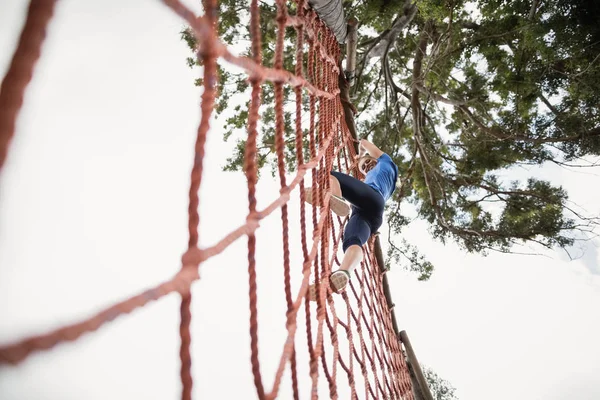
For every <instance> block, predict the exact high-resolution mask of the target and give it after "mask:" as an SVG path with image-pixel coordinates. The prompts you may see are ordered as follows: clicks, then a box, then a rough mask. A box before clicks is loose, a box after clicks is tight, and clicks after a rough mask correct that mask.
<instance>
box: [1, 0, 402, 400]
mask: <svg viewBox="0 0 600 400" xmlns="http://www.w3.org/2000/svg"><path fill="white" fill-rule="evenodd" d="M163 2H164V3H165V4H166V5H167V6H168V7H169V8H171V9H172V10H173V11H174V12H175V13H176V14H178V15H179V16H180V17H182V18H183V19H184V21H185V22H186V23H187V24H189V26H190V27H191V28H192V29H193V30H194V32H195V34H196V37H198V38H202V40H199V43H198V46H199V47H198V49H197V50H198V57H200V59H201V61H202V65H203V84H204V91H203V94H202V105H201V111H202V116H201V122H200V125H199V127H198V131H197V140H196V145H195V158H194V163H193V168H192V173H191V184H190V190H189V210H188V213H189V223H188V227H189V241H188V251H187V252H186V253H185V254H184V255H183V257H182V263H181V264H182V267H181V269H180V270H179V272H178V273H177V274H176V275H175V276H173V277H172V279H170V280H168V281H166V282H164V283H162V284H160V285H158V286H156V287H154V288H151V289H149V290H146V291H144V292H142V293H140V294H138V295H136V296H133V297H131V298H129V299H126V300H124V301H122V302H120V303H117V304H115V305H113V306H111V307H108V308H106V309H105V310H103V311H100V312H99V313H97V314H96V315H94V316H92V317H91V318H89V319H86V320H83V321H81V322H79V323H75V324H72V325H68V326H65V327H63V328H60V329H57V330H55V331H52V332H48V333H46V334H42V335H39V336H36V337H31V338H26V339H24V340H21V341H19V342H16V343H13V344H9V345H4V346H1V347H0V363H2V364H17V363H19V362H21V361H23V360H24V359H25V358H26V357H28V356H29V355H30V354H31V353H33V352H38V351H42V350H47V349H50V348H52V347H53V346H55V345H57V344H59V343H61V342H66V341H74V340H76V339H77V338H79V337H80V336H81V335H83V334H85V333H87V332H92V331H95V330H97V329H99V328H100V327H101V326H102V325H104V324H106V323H108V322H110V321H112V320H114V319H115V318H117V317H119V316H121V315H123V314H126V313H130V312H132V311H133V310H135V309H137V308H139V307H143V306H144V305H146V304H148V303H149V302H151V301H153V300H157V299H159V298H162V297H164V296H166V295H167V294H169V293H173V292H178V293H180V295H181V297H182V301H181V307H180V314H181V322H180V335H181V347H180V357H181V371H180V373H181V382H182V387H183V392H182V398H183V399H184V400H187V399H191V397H192V374H191V363H192V358H191V354H190V344H191V336H190V322H191V318H192V314H191V311H190V305H191V302H192V295H191V292H190V286H191V285H192V283H193V282H194V281H196V280H197V279H199V267H200V265H201V264H202V263H203V262H205V261H206V260H207V259H209V258H211V257H215V256H217V255H218V254H219V253H222V252H223V251H225V250H226V249H227V248H228V246H229V245H231V244H232V243H233V242H234V241H236V240H238V239H240V238H242V237H244V236H245V237H246V239H247V248H248V278H249V308H250V324H249V325H250V339H251V360H250V361H251V370H252V374H253V377H254V384H255V386H256V393H257V397H258V398H259V399H275V398H277V397H278V394H281V393H283V389H282V382H283V381H284V380H283V377H284V374H288V373H289V376H291V388H289V389H288V388H286V389H285V390H290V392H291V393H293V397H294V399H298V398H300V394H301V392H302V391H303V390H305V389H306V388H301V387H299V386H300V384H299V374H300V373H303V372H304V373H308V374H309V375H310V379H309V380H308V381H307V382H310V397H311V398H312V399H316V398H318V397H319V395H321V396H324V397H326V398H327V397H328V398H331V399H337V398H348V397H350V398H352V399H357V398H364V399H412V398H413V395H412V391H411V381H410V376H409V372H408V369H407V364H406V361H405V357H404V354H403V350H402V348H401V343H400V341H399V340H398V337H397V334H396V332H395V330H394V327H393V324H392V313H391V311H390V308H389V307H388V303H387V302H386V297H385V294H384V288H383V284H382V282H383V275H384V273H385V272H384V271H383V270H382V269H381V266H380V265H378V264H377V261H376V258H375V254H374V242H375V240H374V238H373V237H372V238H371V240H370V241H369V242H368V243H367V244H366V245H365V246H364V256H363V260H362V262H361V264H360V266H359V267H357V268H356V269H355V271H354V272H353V274H352V279H351V281H350V284H349V286H348V289H346V291H344V292H343V293H341V294H333V293H332V291H331V289H330V287H329V284H328V279H326V277H328V276H329V274H330V273H331V271H332V270H334V269H335V267H336V266H339V264H340V260H341V245H340V242H341V238H342V234H343V229H344V224H345V223H346V221H347V217H346V218H340V217H338V216H335V214H332V213H331V212H330V210H329V207H328V206H327V205H328V204H329V201H328V200H329V198H330V196H331V192H330V190H329V189H330V188H329V187H328V186H329V180H328V176H329V171H330V170H332V169H338V170H341V171H347V172H348V173H352V174H353V175H355V176H359V174H360V172H359V171H358V168H356V163H355V162H354V160H355V156H356V151H355V146H354V143H355V140H354V139H353V138H352V137H351V135H350V133H349V130H348V128H347V126H346V124H345V122H344V117H343V108H342V103H341V101H340V96H339V94H340V88H339V82H338V76H339V75H340V70H339V65H340V63H339V61H340V57H341V52H340V48H339V45H338V43H337V41H336V39H335V36H334V35H333V33H332V32H331V31H330V29H329V28H327V27H326V26H325V25H324V23H323V22H322V21H321V20H320V19H319V18H318V16H317V15H316V13H315V12H314V11H313V10H311V9H310V8H309V7H308V6H307V4H306V2H305V1H304V0H297V1H296V2H295V4H294V5H293V6H294V7H293V9H294V10H297V12H296V14H295V15H291V14H290V13H289V9H288V6H287V5H286V3H285V1H284V0H277V1H276V5H277V10H278V11H277V19H276V23H277V36H276V53H275V54H276V55H275V59H274V65H273V66H272V67H269V66H266V65H263V59H262V55H261V31H260V23H261V22H260V15H259V7H258V1H257V0H252V1H251V5H250V32H251V38H252V45H251V49H252V56H251V57H239V56H236V55H234V54H233V53H232V52H230V51H229V50H228V48H227V47H226V46H225V45H224V44H223V43H222V42H221V41H219V38H218V36H217V27H218V7H217V3H216V0H205V1H204V10H205V14H204V15H203V16H201V17H196V16H195V15H194V14H193V13H192V12H191V11H190V10H189V9H188V8H186V7H185V6H184V5H183V4H181V3H180V2H179V1H177V0H163ZM55 3H56V1H51V0H32V1H31V3H30V7H29V10H28V15H27V20H26V22H25V25H24V28H23V31H22V33H21V37H20V41H19V44H18V47H17V50H16V52H15V54H14V56H13V59H12V62H11V65H10V67H9V70H8V72H7V74H6V76H5V78H4V80H3V82H2V87H1V91H0V167H2V165H3V164H4V161H5V159H6V155H7V152H8V147H9V143H10V140H11V138H12V136H13V134H14V131H15V121H16V118H17V115H18V112H19V109H20V107H21V105H22V103H23V96H24V92H25V89H26V86H27V84H28V83H29V81H30V80H31V77H32V75H33V68H34V65H35V63H36V61H37V59H38V58H39V55H40V49H41V46H42V42H43V40H44V37H45V32H46V28H47V25H48V23H49V21H50V20H51V17H52V14H53V9H54V5H55ZM291 27H293V29H295V31H296V33H297V35H296V52H295V58H296V59H295V71H293V73H292V72H291V71H286V70H284V69H283V45H284V40H285V31H286V28H291ZM219 59H220V60H224V61H226V62H228V63H231V64H234V65H236V66H238V67H240V68H242V69H243V70H245V71H246V72H247V74H248V79H249V82H250V83H251V87H252V92H251V103H250V108H249V113H248V127H247V143H246V149H245V157H244V173H245V175H246V177H247V182H248V187H247V191H248V215H247V219H246V221H245V222H244V223H243V224H242V225H241V226H239V227H238V228H237V229H235V230H233V231H231V232H230V233H229V234H227V235H226V236H224V237H223V238H222V239H221V240H220V241H219V242H217V243H216V244H215V245H213V246H210V247H207V248H200V247H199V246H198V238H199V234H198V231H199V230H198V228H199V225H200V216H199V213H198V206H199V197H198V191H199V189H200V186H201V183H202V172H203V159H204V155H205V141H206V136H207V134H208V132H209V121H210V118H211V115H212V113H213V108H214V103H215V97H216V95H217V60H219ZM303 66H304V67H303ZM265 84H273V85H274V93H275V115H276V117H275V134H276V142H275V145H276V155H277V169H278V177H279V183H280V188H281V189H280V196H279V197H277V198H276V199H274V200H272V202H271V203H270V204H269V205H268V206H267V207H266V208H264V209H260V210H259V209H257V201H256V184H257V180H258V166H257V160H256V158H257V136H258V128H257V124H258V121H259V119H260V116H259V109H260V105H261V87H262V85H265ZM284 85H289V86H291V87H293V91H294V95H295V115H294V118H295V119H294V121H293V123H294V124H295V125H294V126H295V150H296V169H295V171H296V172H295V175H292V178H291V180H289V179H288V177H287V176H286V174H288V171H286V163H285V159H284V158H285V157H284V147H285V146H286V143H285V142H286V141H285V138H284V136H285V133H284V130H285V129H284V124H285V120H284ZM303 101H304V102H306V101H307V102H308V105H309V106H308V109H309V111H308V114H309V115H308V125H309V126H308V128H307V129H304V128H303V126H302V121H303V119H304V120H306V117H307V116H306V115H304V114H305V113H306V112H305V111H304V110H303V107H302V104H303ZM306 136H307V137H306ZM305 141H308V147H309V154H310V158H309V159H308V160H305V159H304V156H303V143H304V142H305ZM288 175H289V174H288ZM307 175H308V176H307ZM308 177H310V178H311V180H312V187H313V197H314V198H315V199H317V200H316V203H317V204H325V205H326V206H324V207H321V208H318V207H311V206H309V209H310V210H311V211H310V210H308V209H307V206H306V205H305V187H307V186H308V184H307V183H306V179H307V178H308ZM291 196H298V197H299V200H300V210H299V215H300V223H299V230H300V235H299V236H300V242H301V243H300V246H301V250H302V251H301V253H302V259H301V260H293V261H292V260H291V259H290V241H289V233H290V224H289V220H288V204H287V203H288V201H289V200H290V198H291ZM276 210H280V213H281V226H282V239H283V240H282V246H283V271H284V292H285V301H286V305H287V310H286V315H285V318H286V324H285V328H286V331H287V337H286V338H285V341H284V345H283V348H282V349H279V351H276V349H269V352H268V354H269V356H271V355H272V356H275V355H276V354H278V355H279V357H280V360H279V363H278V364H277V365H278V366H277V368H276V372H275V376H274V379H269V383H268V384H267V380H266V379H264V377H263V376H262V375H261V366H260V358H259V345H258V343H259V335H258V324H259V312H258V308H257V294H258V290H257V277H256V262H257V260H256V259H255V252H256V245H257V243H256V236H255V231H256V230H257V229H258V227H259V221H261V220H263V219H264V218H266V217H267V216H269V215H270V214H272V213H274V212H275V211H276ZM307 214H308V215H307ZM292 267H294V268H292ZM292 277H295V279H297V280H298V282H300V283H299V285H296V286H299V287H298V288H297V290H292ZM311 281H314V282H315V285H316V291H317V298H316V301H314V302H311V301H309V300H308V297H307V292H308V287H309V284H310V282H311ZM302 316H303V317H304V318H301V317H302ZM298 331H304V334H302V333H300V332H298ZM302 342H304V344H303V345H302V346H301V344H302ZM262 356H263V357H265V355H264V354H263V355H262ZM299 360H306V362H302V364H301V363H300V361H299ZM286 382H287V381H286ZM282 396H283V395H282ZM280 397H281V396H280Z"/></svg>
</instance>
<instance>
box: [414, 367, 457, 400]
mask: <svg viewBox="0 0 600 400" xmlns="http://www.w3.org/2000/svg"><path fill="white" fill-rule="evenodd" d="M423 375H424V376H425V379H426V380H427V385H428V386H429V390H430V391H431V395H432V396H433V399H434V400H458V397H456V395H455V394H454V393H455V392H456V389H455V388H454V387H453V386H452V385H451V384H450V382H448V381H447V380H444V379H442V378H441V377H440V376H439V375H438V374H436V373H435V372H433V370H431V369H430V368H423Z"/></svg>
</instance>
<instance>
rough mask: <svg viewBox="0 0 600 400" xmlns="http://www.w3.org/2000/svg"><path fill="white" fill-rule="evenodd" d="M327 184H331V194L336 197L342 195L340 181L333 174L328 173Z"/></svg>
mask: <svg viewBox="0 0 600 400" xmlns="http://www.w3.org/2000/svg"><path fill="white" fill-rule="evenodd" d="M329 186H331V194H333V195H334V196H337V197H342V187H341V186H340V181H338V180H337V178H336V177H335V176H333V175H329Z"/></svg>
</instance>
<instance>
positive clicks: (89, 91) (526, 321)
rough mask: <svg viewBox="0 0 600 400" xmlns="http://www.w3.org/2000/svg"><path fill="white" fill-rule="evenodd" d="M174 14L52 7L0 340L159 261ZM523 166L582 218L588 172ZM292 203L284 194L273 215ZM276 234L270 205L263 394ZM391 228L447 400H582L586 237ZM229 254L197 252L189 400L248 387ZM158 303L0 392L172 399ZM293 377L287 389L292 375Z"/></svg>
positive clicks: (176, 50)
mask: <svg viewBox="0 0 600 400" xmlns="http://www.w3.org/2000/svg"><path fill="white" fill-rule="evenodd" d="M188 3H190V2H188ZM192 5H193V4H192ZM195 8H196V9H197V7H195ZM26 9H27V4H26V2H25V1H23V0H8V1H7V0H5V1H3V3H2V12H1V13H0V48H2V49H3V51H2V52H0V72H1V73H2V76H3V75H4V73H5V72H6V69H7V67H8V63H9V61H10V57H11V55H12V52H13V50H14V48H15V46H16V41H17V38H18V35H19V33H20V29H21V26H22V22H23V18H24V15H25V12H26ZM182 26H183V24H182V23H181V21H180V20H179V19H178V18H177V17H176V16H175V15H174V14H173V13H172V12H171V11H170V10H168V9H167V8H166V7H164V6H163V5H162V4H160V3H159V2H157V1H138V0H136V1H133V0H130V1H127V2H122V1H116V0H111V1H106V2H91V1H86V2H83V1H79V2H77V1H68V0H65V1H61V2H59V5H58V7H57V10H56V16H55V18H54V20H53V22H52V25H51V27H50V30H49V36H48V39H47V41H46V43H45V45H44V49H43V53H42V57H41V60H40V62H39V63H38V65H37V67H36V71H35V76H34V79H33V81H32V83H31V85H30V86H29V88H28V91H27V95H26V98H25V106H24V107H23V109H22V111H21V114H20V116H19V120H18V125H17V132H16V136H15V139H14V140H13V143H12V147H11V151H10V157H9V159H8V162H7V164H6V165H5V167H4V169H3V170H2V174H1V175H0V343H9V342H12V341H14V340H17V339H18V338H21V337H23V336H26V335H31V334H36V333H41V332H45V331H47V330H49V329H53V328H56V327H58V326H61V325H63V324H64V323H69V322H75V321H78V320H79V319H81V318H84V317H86V316H88V315H90V314H91V313H93V312H95V311H97V310H99V309H100V308H102V307H105V306H106V305H108V304H111V303H112V302H114V301H118V300H121V299H124V298H126V297H129V296H130V295H132V294H135V293H137V292H139V291H140V290H143V289H146V288H148V287H149V286H151V285H155V284H157V283H160V282H161V281H163V280H166V279H168V278H170V277H171V276H172V275H173V274H174V273H175V272H176V271H177V270H178V268H179V260H180V257H181V254H182V252H183V251H184V250H185V247H186V243H187V188H188V184H189V171H190V168H191V160H192V157H193V143H194V140H195V132H196V127H197V124H198V122H199V94H200V90H199V89H197V88H195V87H194V86H193V81H194V79H195V78H196V77H197V75H198V71H194V70H191V69H189V68H188V67H187V66H186V64H185V58H186V57H188V56H189V53H188V50H187V48H186V47H185V44H184V43H183V42H181V41H180V40H179V31H180V30H181V28H182ZM230 148H231V144H223V143H222V140H221V132H220V130H219V129H218V126H217V128H216V129H214V130H213V131H212V132H211V134H210V136H209V138H208V144H207V149H208V151H207V158H206V171H205V176H204V178H205V180H204V183H203V188H202V191H201V196H202V197H201V200H202V205H201V226H202V229H201V231H200V235H201V239H200V242H201V245H202V246H207V245H210V244H213V243H215V242H216V241H218V240H219V239H220V238H221V237H223V235H224V234H226V233H228V232H229V231H231V230H232V229H234V228H235V227H237V226H239V225H241V224H243V222H244V221H245V213H246V211H245V210H246V207H247V204H246V201H247V200H246V194H245V185H246V183H245V179H244V177H243V176H242V175H241V174H240V173H224V172H221V167H222V165H223V163H224V160H225V157H226V155H227V154H228V153H227V152H228V151H229V149H230ZM529 173H535V174H537V175H538V176H545V177H547V178H551V179H553V181H554V182H559V183H560V184H562V185H564V187H565V188H566V189H567V190H568V191H569V193H570V195H571V199H572V200H573V201H574V202H576V203H578V204H579V205H581V206H583V207H584V208H585V209H587V210H588V211H589V212H590V213H595V214H598V213H600V194H599V192H598V188H599V187H600V178H599V177H598V175H597V173H598V172H597V171H594V170H589V169H588V170H585V171H583V172H582V171H575V172H569V171H566V170H564V169H559V168H556V167H548V168H544V169H543V170H542V171H520V172H519V173H518V175H521V176H527V175H528V174H529ZM265 177H266V175H265ZM259 195H260V197H259V207H260V206H264V205H265V204H267V202H268V201H270V200H272V199H274V198H275V197H276V196H277V195H278V189H277V184H276V182H275V181H274V180H273V181H271V180H270V179H269V178H268V177H266V178H265V179H263V180H262V181H261V184H260V186H259ZM297 208H298V203H297V201H296V200H295V199H293V200H292V202H291V217H290V220H291V221H296V220H297V218H296V216H297V211H296V210H297ZM294 224H295V225H293V229H292V232H291V238H292V243H295V245H294V246H293V248H292V260H293V265H292V267H293V268H294V271H295V272H294V278H293V279H294V283H295V285H296V286H295V287H297V283H298V279H299V278H298V277H299V274H300V272H299V271H300V268H301V260H300V251H299V248H298V247H299V245H298V243H299V241H298V240H297V238H298V233H297V223H296V222H294ZM280 231H281V228H280V219H279V214H278V213H277V212H276V213H274V214H273V216H272V217H271V218H269V219H268V220H266V221H264V222H263V223H262V224H261V229H260V231H259V233H258V242H259V248H258V254H257V259H258V263H259V265H258V274H259V282H258V284H259V296H260V297H259V312H260V313H261V314H260V316H259V318H260V335H261V336H260V338H261V339H260V340H261V342H260V349H261V351H262V352H261V362H262V371H263V377H264V380H265V385H266V387H269V388H270V387H271V382H272V379H273V376H274V371H275V368H276V365H277V362H278V361H279V354H280V353H281V348H282V346H283V340H284V332H285V331H284V329H283V326H284V315H285V304H284V301H283V279H282V271H281V249H280V245H279V243H280V236H281V234H280ZM409 232H410V235H409V236H407V238H408V239H409V240H411V241H412V242H413V243H414V244H417V245H419V246H420V248H421V249H424V250H425V251H426V252H427V256H428V257H429V259H430V260H431V261H432V262H433V263H434V264H435V266H436V272H435V273H434V275H433V277H432V278H431V280H430V281H428V282H418V281H416V277H415V276H414V275H411V274H408V273H405V272H403V271H402V270H401V269H400V268H395V269H394V270H393V271H392V272H391V273H390V284H391V288H392V295H393V298H394V302H395V303H396V305H397V306H396V313H397V317H398V320H399V325H400V329H405V330H407V332H408V334H409V335H410V337H411V340H412V342H413V346H414V347H415V350H416V352H417V356H418V357H419V359H420V361H421V362H422V363H423V364H426V365H428V366H431V367H432V368H433V369H434V370H435V371H436V372H437V373H438V374H440V375H441V376H443V377H444V378H445V379H447V380H449V381H450V382H451V383H452V384H453V385H454V386H455V387H456V388H457V394H458V395H459V397H460V398H461V399H462V400H481V399H490V400H500V399H527V400H530V399H544V400H558V399H581V400H595V399H599V398H600V384H599V383H598V380H597V372H598V371H600V344H599V343H598V338H599V337H600V313H599V312H598V310H597V306H598V304H600V276H599V275H600V266H599V265H600V264H599V262H600V259H599V256H598V252H597V249H596V246H597V243H591V242H590V243H588V244H587V245H585V246H584V247H586V250H587V251H586V253H585V255H584V256H583V257H581V258H580V259H578V260H575V261H571V262H569V261H568V260H567V257H566V256H565V254H564V253H561V252H554V253H546V256H536V257H534V256H519V255H500V254H492V255H490V256H489V257H487V258H483V257H481V256H478V255H467V254H464V253H462V252H461V251H460V250H459V249H458V248H457V247H456V246H454V245H452V244H447V245H446V246H443V245H442V244H440V243H438V242H433V241H431V239H430V237H429V236H428V234H427V231H426V227H425V226H424V225H423V224H421V223H414V224H413V225H412V226H411V228H410V231H409ZM384 239H385V237H384ZM384 242H385V240H384ZM273 243H277V245H273ZM245 247H246V246H245V240H244V239H241V240H239V241H238V242H236V243H235V244H234V245H232V246H231V248H230V249H229V250H228V251H227V252H226V253H225V254H222V255H220V256H218V257H216V258H214V259H212V260H210V261H209V262H207V263H205V264H204V265H203V266H202V268H201V280H200V281H199V282H197V283H196V284H195V285H194V290H193V293H194V303H193V315H194V319H193V332H192V342H193V356H194V358H193V374H194V379H195V386H194V394H195V398H230V397H231V398H244V399H245V398H255V394H254V393H255V392H254V385H253V382H252V376H251V371H250V363H249V335H248V322H247V321H248V299H247V272H246V270H247V265H246V261H245V260H246V257H245V254H246V248H245ZM384 251H385V249H384ZM530 251H539V249H537V248H532V249H530ZM573 253H574V254H580V251H579V250H577V249H574V250H573ZM178 308H179V297H178V296H177V295H170V296H168V297H167V298H165V299H162V300H160V301H158V302H155V303H153V304H151V305H149V306H147V307H145V308H143V309H141V310H139V311H136V312H134V313H133V314H131V315H129V316H125V317H122V318H119V319H118V320H116V321H114V322H113V323H111V324H109V325H107V326H105V327H103V328H102V329H101V330H99V331H98V332H95V333H92V334H89V335H85V336H84V337H83V338H81V339H80V340H78V341H77V342H76V343H70V344H64V345H60V346H58V347H57V348H55V349H54V350H52V351H49V352H45V353H43V354H36V355H33V356H32V357H30V358H29V359H27V360H26V361H25V362H23V363H22V364H20V365H19V366H17V367H7V366H2V367H0V398H1V399H3V400H4V399H6V400H12V399H32V400H33V399H36V400H39V399H43V400H46V399H48V400H54V399H56V400H58V399H61V400H64V399H83V398H85V399H90V400H95V399H107V398H111V399H115V400H117V399H126V398H147V399H176V398H178V397H179V390H180V383H179V377H178V374H179V372H178V371H179V360H178V346H179V336H178V328H177V325H178V320H179V317H178ZM298 335H299V336H303V333H302V330H300V331H299V333H298ZM299 343H302V342H299ZM304 346H305V345H304ZM301 350H302V351H304V352H305V347H303V348H302V349H301ZM301 360H302V359H301ZM286 379H289V377H286ZM344 381H345V380H344V379H340V383H341V382H344ZM300 383H301V387H302V391H303V394H306V393H307V390H308V388H309V386H308V385H309V382H308V377H307V376H301V382H300ZM323 393H326V392H323ZM234 396H235V397H234ZM286 396H288V394H287V392H284V393H283V394H282V398H287V397H286ZM326 397H327V396H326V395H325V394H324V395H323V398H326Z"/></svg>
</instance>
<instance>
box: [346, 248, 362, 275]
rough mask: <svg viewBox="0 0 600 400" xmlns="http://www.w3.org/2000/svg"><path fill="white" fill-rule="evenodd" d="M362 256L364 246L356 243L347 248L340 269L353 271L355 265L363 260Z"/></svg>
mask: <svg viewBox="0 0 600 400" xmlns="http://www.w3.org/2000/svg"><path fill="white" fill-rule="evenodd" d="M362 258H363V251H362V247H360V246H359V245H356V244H354V245H352V246H350V247H348V248H347V249H346V253H344V258H343V259H342V264H341V265H340V269H343V270H344V271H348V272H352V270H353V269H354V267H356V265H357V264H358V263H359V262H360V260H362Z"/></svg>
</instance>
